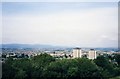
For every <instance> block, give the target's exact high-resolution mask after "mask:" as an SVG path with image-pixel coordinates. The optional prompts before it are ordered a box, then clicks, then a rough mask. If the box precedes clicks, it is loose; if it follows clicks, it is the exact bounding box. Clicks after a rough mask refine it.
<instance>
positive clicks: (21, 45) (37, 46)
mask: <svg viewBox="0 0 120 79" xmlns="http://www.w3.org/2000/svg"><path fill="white" fill-rule="evenodd" d="M1 46H2V48H57V47H60V46H52V45H41V44H2V45H1Z"/></svg>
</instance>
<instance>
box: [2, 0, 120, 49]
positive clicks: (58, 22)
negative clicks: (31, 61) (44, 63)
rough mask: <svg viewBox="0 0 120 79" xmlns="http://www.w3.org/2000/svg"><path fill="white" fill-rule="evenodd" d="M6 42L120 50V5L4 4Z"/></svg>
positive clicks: (79, 3) (4, 34) (105, 3)
mask: <svg viewBox="0 0 120 79" xmlns="http://www.w3.org/2000/svg"><path fill="white" fill-rule="evenodd" d="M2 13H3V15H2V26H3V27H2V31H3V32H2V33H3V37H2V42H3V43H26V44H50V45H60V46H80V47H117V43H118V41H117V40H118V34H117V33H118V6H117V2H116V3H113V2H111V3H110V2H103V3H102V2H101V3H100V2H93V3H92V2H90V3H89V2H88V3H87V2H85V3H82V2H77V3H76V2H58V3H57V2H46V3H45V2H40V3H35V2H31V3H30V2H21V3H20V2H19V3H17V2H14V3H3V4H2Z"/></svg>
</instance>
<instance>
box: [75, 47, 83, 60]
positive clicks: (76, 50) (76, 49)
mask: <svg viewBox="0 0 120 79" xmlns="http://www.w3.org/2000/svg"><path fill="white" fill-rule="evenodd" d="M81 57H82V50H81V48H74V49H73V58H81Z"/></svg>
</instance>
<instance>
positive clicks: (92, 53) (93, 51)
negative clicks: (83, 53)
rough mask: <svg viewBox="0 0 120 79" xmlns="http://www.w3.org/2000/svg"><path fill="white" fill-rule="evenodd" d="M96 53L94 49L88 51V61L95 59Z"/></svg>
mask: <svg viewBox="0 0 120 79" xmlns="http://www.w3.org/2000/svg"><path fill="white" fill-rule="evenodd" d="M96 57H97V56H96V51H95V50H94V49H90V51H89V52H88V59H96Z"/></svg>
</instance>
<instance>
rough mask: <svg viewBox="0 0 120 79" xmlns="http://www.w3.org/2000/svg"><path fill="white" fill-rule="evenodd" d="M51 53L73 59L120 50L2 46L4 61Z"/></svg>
mask: <svg viewBox="0 0 120 79" xmlns="http://www.w3.org/2000/svg"><path fill="white" fill-rule="evenodd" d="M43 53H46V54H49V55H51V56H52V57H54V58H57V59H64V58H66V59H73V58H82V57H85V58H88V59H96V58H97V56H100V55H111V56H112V55H114V54H120V53H119V51H102V50H95V49H84V48H83V49H82V48H79V47H76V48H71V49H57V50H54V49H51V50H49V49H48V50H47V49H35V48H24V49H17V48H2V49H1V53H0V56H2V61H4V60H5V59H7V58H9V57H12V58H13V59H18V58H31V57H34V56H37V55H40V54H43Z"/></svg>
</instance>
